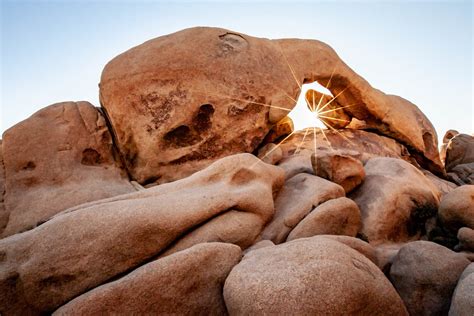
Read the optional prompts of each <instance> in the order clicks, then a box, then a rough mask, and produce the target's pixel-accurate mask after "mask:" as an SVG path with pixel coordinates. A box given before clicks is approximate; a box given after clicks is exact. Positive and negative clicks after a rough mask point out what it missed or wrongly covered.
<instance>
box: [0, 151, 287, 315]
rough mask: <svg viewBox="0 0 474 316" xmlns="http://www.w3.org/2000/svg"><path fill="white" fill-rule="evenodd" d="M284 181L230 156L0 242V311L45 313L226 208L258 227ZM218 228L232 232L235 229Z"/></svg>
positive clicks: (274, 170) (266, 168) (273, 171)
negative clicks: (249, 217) (188, 174)
mask: <svg viewBox="0 0 474 316" xmlns="http://www.w3.org/2000/svg"><path fill="white" fill-rule="evenodd" d="M283 179H284V174H283V170H281V169H280V168H278V167H275V166H272V165H269V164H265V163H262V162H261V161H260V160H259V159H258V158H256V157H255V156H253V155H250V154H240V155H234V156H230V157H226V158H223V159H221V160H219V161H217V162H215V163H213V164H212V165H211V166H209V167H208V168H206V169H204V170H202V171H200V172H198V173H196V174H194V175H192V176H191V177H188V178H186V179H182V180H180V181H176V182H173V183H169V184H164V185H160V186H156V187H153V188H150V189H147V190H142V191H138V192H134V193H130V194H125V195H121V196H117V197H112V198H109V199H105V200H101V201H96V202H89V203H87V204H84V205H82V206H78V207H75V208H71V209H69V210H67V211H65V212H62V213H61V214H58V215H56V216H55V217H54V218H52V219H51V220H49V221H47V222H45V223H44V224H42V225H40V226H38V227H36V228H35V229H32V230H29V231H27V232H24V233H21V234H16V235H13V236H10V237H7V238H4V239H1V240H0V254H1V256H0V258H1V261H0V313H1V314H2V315H11V314H24V313H29V314H36V313H48V312H51V311H53V310H55V309H56V308H58V307H59V306H61V305H63V304H64V303H66V302H67V301H69V300H70V299H72V298H74V297H76V296H78V295H80V294H82V293H84V292H85V291H87V290H89V289H91V288H94V287H96V286H98V285H100V284H103V283H104V282H108V281H109V280H110V279H112V278H114V277H117V276H119V275H120V274H123V273H124V272H127V271H130V270H131V269H133V268H136V267H137V266H139V265H141V264H143V263H145V262H147V261H149V260H150V259H153V258H156V257H157V256H158V255H159V254H160V253H163V252H165V251H166V250H167V249H169V248H170V247H172V246H173V245H174V244H176V243H177V242H178V240H179V239H180V238H181V237H183V236H185V235H186V233H187V232H189V231H192V229H194V228H196V227H199V226H201V225H203V224H204V223H207V222H209V221H211V220H212V219H215V218H217V217H218V216H219V215H221V214H225V213H226V212H227V211H228V210H230V209H234V210H238V211H240V212H244V213H252V214H255V215H256V217H254V220H256V221H258V222H260V224H257V225H255V226H256V227H261V226H264V224H265V223H267V222H268V221H269V220H270V219H271V218H272V216H273V214H274V204H273V196H274V195H275V194H276V192H277V191H278V190H279V189H280V187H281V186H282V185H283ZM228 219H229V220H233V218H232V217H229V218H228ZM220 225H223V226H225V227H227V228H228V230H229V231H232V232H233V231H235V230H236V227H235V225H237V228H238V227H239V225H240V224H239V222H237V223H235V222H233V221H231V222H227V223H222V222H221V223H220ZM225 233H226V231H225V230H222V229H221V230H218V231H217V232H216V234H218V235H221V234H225ZM242 233H243V234H247V233H248V231H243V232H242ZM257 234H258V232H257ZM229 235H231V236H234V237H235V234H229ZM207 238H210V239H212V240H216V236H207ZM240 239H243V237H242V238H240ZM192 245H193V243H190V244H189V246H192Z"/></svg>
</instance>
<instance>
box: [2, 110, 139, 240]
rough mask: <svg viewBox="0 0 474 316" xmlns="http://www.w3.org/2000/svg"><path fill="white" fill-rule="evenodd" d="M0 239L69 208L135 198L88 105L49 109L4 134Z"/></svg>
mask: <svg viewBox="0 0 474 316" xmlns="http://www.w3.org/2000/svg"><path fill="white" fill-rule="evenodd" d="M2 148H3V164H4V168H5V186H6V188H7V190H6V192H5V202H4V203H5V209H6V212H7V213H8V214H7V216H8V222H7V223H6V225H5V228H4V230H3V232H2V233H1V235H2V236H9V235H12V234H15V233H18V232H22V231H25V230H28V229H31V228H33V227H35V226H37V225H38V224H40V223H41V222H44V221H45V220H47V219H48V218H49V217H51V216H53V215H54V214H56V213H58V212H60V211H63V210H65V209H67V208H69V207H71V206H75V205H78V204H82V203H85V202H89V201H94V200H100V199H104V198H108V197H111V196H115V195H119V194H124V193H128V192H133V191H135V189H134V188H133V186H132V185H131V184H130V183H129V181H128V176H127V174H126V172H125V171H124V170H123V169H121V166H120V163H119V162H118V161H117V160H116V157H115V155H116V153H114V148H113V143H112V138H111V135H110V133H109V129H108V127H107V124H106V121H105V119H104V117H103V115H102V114H101V112H100V111H99V110H98V109H96V108H95V107H94V106H92V104H90V103H89V102H63V103H57V104H53V105H50V106H48V107H46V108H44V109H42V110H40V111H38V112H36V113H35V114H33V115H32V116H31V117H30V118H28V119H26V120H24V121H23V122H20V123H18V124H17V125H15V126H13V127H12V128H10V129H8V130H7V131H5V133H4V134H3V142H2Z"/></svg>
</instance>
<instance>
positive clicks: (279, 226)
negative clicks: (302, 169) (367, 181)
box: [261, 173, 344, 244]
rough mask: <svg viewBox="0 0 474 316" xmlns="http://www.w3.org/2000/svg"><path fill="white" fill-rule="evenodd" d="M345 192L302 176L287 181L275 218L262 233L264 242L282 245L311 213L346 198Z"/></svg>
mask: <svg viewBox="0 0 474 316" xmlns="http://www.w3.org/2000/svg"><path fill="white" fill-rule="evenodd" d="M343 196H344V189H343V188H342V187H341V186H339V185H337V184H335V183H332V182H329V181H327V180H325V179H323V178H320V177H316V176H313V175H310V174H306V173H300V174H298V175H296V176H294V177H293V178H291V179H290V180H288V181H286V182H285V185H284V186H283V188H282V189H281V191H280V192H279V194H278V197H277V198H276V200H275V216H274V217H273V219H272V221H271V222H270V223H269V224H268V225H267V227H265V229H264V230H263V232H262V235H261V237H262V239H268V240H271V241H273V242H274V243H275V244H279V243H282V242H284V241H285V240H286V238H287V237H288V234H289V233H290V231H291V230H292V229H293V228H294V227H296V225H298V223H299V222H300V221H301V220H302V219H303V218H304V217H305V216H306V215H307V214H309V212H311V210H312V209H313V208H314V207H316V206H318V205H319V204H321V203H324V202H326V201H327V200H330V199H334V198H338V197H343Z"/></svg>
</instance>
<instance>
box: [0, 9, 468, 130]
mask: <svg viewBox="0 0 474 316" xmlns="http://www.w3.org/2000/svg"><path fill="white" fill-rule="evenodd" d="M193 26H215V27H223V28H227V29H231V30H234V31H238V32H242V33H246V34H248V35H252V36H257V37H267V38H284V37H293V38H295V37H296V38H309V39H318V40H321V41H324V42H326V43H328V44H329V45H331V46H332V47H333V48H334V49H335V50H336V52H337V53H338V54H339V56H340V57H341V58H342V59H343V60H344V61H345V62H346V63H347V64H348V65H349V66H350V67H351V68H352V69H354V70H355V71H356V72H358V73H359V74H360V75H362V76H363V77H364V78H365V79H367V80H368V81H369V83H370V84H371V85H372V86H374V87H375V88H378V89H380V90H382V91H384V92H386V93H390V94H397V95H400V96H402V97H404V98H406V99H408V100H410V101H411V102H413V103H415V104H416V105H418V107H419V108H420V109H421V110H422V111H423V112H424V113H425V114H426V115H427V116H428V118H429V119H430V120H431V122H432V123H433V125H434V126H435V128H436V130H437V133H438V137H439V138H440V139H441V138H442V137H443V135H444V133H445V131H446V130H448V129H457V130H458V131H460V132H464V133H473V131H474V109H473V107H474V106H473V48H472V44H473V43H472V41H473V39H472V37H473V4H472V1H445V2H443V1H418V2H415V1H324V2H323V1H306V2H297V3H295V2H294V1H291V2H290V1H260V2H256V1H213V2H198V1H172V2H171V1H168V2H166V1H133V2H132V1H120V2H117V1H105V0H103V1H58V0H56V1H5V0H2V1H1V91H0V92H1V108H0V109H1V111H0V118H1V120H0V123H1V126H0V132H3V131H4V130H6V129H7V128H9V127H11V126H12V125H14V124H15V123H17V122H19V121H21V120H23V119H26V118H27V117H28V116H30V115H31V114H33V113H34V112H36V111H37V110H39V109H40V108H42V107H45V106H47V105H49V104H52V103H56V102H60V101H69V100H73V101H79V100H87V101H90V102H91V103H93V104H94V105H96V106H99V101H98V86H97V84H98V83H99V80H100V74H101V71H102V69H103V67H104V66H105V64H106V63H107V62H108V61H109V60H111V59H112V58H113V57H115V56H116V55H118V54H120V53H122V52H124V51H125V50H127V49H129V48H131V47H133V46H136V45H139V44H141V43H143V42H144V41H146V40H149V39H151V38H154V37H158V36H160V35H165V34H169V33H172V32H176V31H178V30H181V29H184V28H188V27H193ZM299 112H300V114H298V113H296V114H294V115H293V116H294V117H295V119H296V120H297V124H296V125H297V127H304V125H305V124H310V123H305V122H304V118H305V117H307V116H306V114H305V112H304V111H299ZM308 113H309V112H308Z"/></svg>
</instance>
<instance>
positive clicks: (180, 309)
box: [53, 243, 241, 315]
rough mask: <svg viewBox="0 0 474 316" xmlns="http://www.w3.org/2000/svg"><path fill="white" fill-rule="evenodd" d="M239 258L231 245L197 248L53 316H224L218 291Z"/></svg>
mask: <svg viewBox="0 0 474 316" xmlns="http://www.w3.org/2000/svg"><path fill="white" fill-rule="evenodd" d="M240 257H241V250H240V248H239V247H237V246H234V245H230V244H224V243H203V244H199V245H196V246H194V247H192V248H190V249H186V250H184V251H180V252H178V253H176V254H174V255H171V256H168V257H166V258H162V259H158V260H155V261H152V262H150V263H148V264H145V265H143V266H141V267H140V268H138V269H136V270H134V271H132V272H130V273H129V274H127V275H125V276H124V277H122V278H120V279H118V280H116V281H113V282H110V283H106V284H104V285H102V286H99V287H97V288H95V289H93V290H91V291H89V292H87V293H85V294H83V295H81V296H79V297H77V298H75V299H74V300H72V301H70V302H69V303H67V304H66V305H64V306H62V307H61V308H59V309H58V310H57V311H56V312H55V313H54V314H53V315H105V314H107V315H110V314H121V315H125V314H128V315H138V314H141V315H144V314H148V315H149V314H155V315H163V314H166V315H171V314H172V315H178V314H179V315H194V314H206V315H224V314H226V307H225V303H224V298H223V296H222V288H223V287H224V281H225V278H226V277H227V275H228V274H229V272H230V270H231V269H232V268H233V267H234V265H236V264H237V263H238V262H239V260H240Z"/></svg>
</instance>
